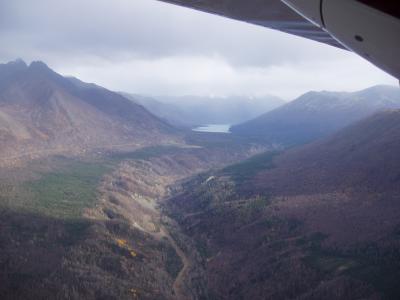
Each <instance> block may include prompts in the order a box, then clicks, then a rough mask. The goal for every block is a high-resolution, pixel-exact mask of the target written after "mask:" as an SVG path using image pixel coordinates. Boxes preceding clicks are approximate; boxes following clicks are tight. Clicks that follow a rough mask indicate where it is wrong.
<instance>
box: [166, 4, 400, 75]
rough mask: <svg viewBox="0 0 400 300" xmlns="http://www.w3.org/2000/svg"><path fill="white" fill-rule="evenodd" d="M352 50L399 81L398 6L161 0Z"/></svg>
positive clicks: (399, 22) (399, 40)
mask: <svg viewBox="0 0 400 300" xmlns="http://www.w3.org/2000/svg"><path fill="white" fill-rule="evenodd" d="M159 1H163V2H168V3H172V4H177V5H181V6H185V7H189V8H194V9H197V10H200V11H204V12H208V13H212V14H216V15H220V16H224V17H228V18H232V19H236V20H240V21H245V22H248V23H252V24H257V25H261V26H264V27H268V28H272V29H276V30H280V31H283V32H286V33H289V34H294V35H297V36H300V37H304V38H307V39H311V40H314V41H318V42H321V43H325V44H328V45H331V46H335V47H338V48H341V49H348V50H351V51H353V52H355V53H357V54H359V55H360V56H362V57H364V58H365V59H366V60H368V61H370V62H371V63H373V64H375V65H376V66H378V67H379V68H381V69H382V70H384V71H386V72H387V73H389V74H391V75H393V76H394V77H396V78H398V79H400V59H399V53H400V4H399V0H380V1H378V0H159Z"/></svg>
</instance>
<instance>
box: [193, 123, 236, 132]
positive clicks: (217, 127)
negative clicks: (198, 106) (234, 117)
mask: <svg viewBox="0 0 400 300" xmlns="http://www.w3.org/2000/svg"><path fill="white" fill-rule="evenodd" d="M230 128H231V125H230V124H208V125H204V126H199V127H196V128H193V129H192V130H193V131H197V132H218V133H231V132H230Z"/></svg>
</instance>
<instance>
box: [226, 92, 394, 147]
mask: <svg viewBox="0 0 400 300" xmlns="http://www.w3.org/2000/svg"><path fill="white" fill-rule="evenodd" d="M395 108H400V89H399V88H397V87H392V86H375V87H371V88H368V89H365V90H362V91H358V92H352V93H350V92H327V91H323V92H308V93H306V94H304V95H302V96H300V97H299V98H297V99H295V100H293V101H291V102H289V103H287V104H285V105H283V106H281V107H278V108H276V109H275V110H272V111H270V112H268V113H266V114H263V115H261V116H259V117H258V118H255V119H253V120H250V121H248V122H245V123H242V124H238V125H235V126H232V128H231V131H232V132H233V133H235V134H238V135H246V136H253V137H258V138H262V139H266V140H270V141H272V142H277V143H282V144H286V145H295V144H302V143H306V142H310V141H313V140H316V139H318V138H321V137H324V136H327V135H328V134H330V133H333V132H335V131H337V130H339V129H341V128H344V127H345V126H347V125H349V124H351V123H352V122H355V121H358V120H360V119H362V118H364V117H367V116H369V115H371V114H373V113H375V112H378V111H382V110H385V109H395Z"/></svg>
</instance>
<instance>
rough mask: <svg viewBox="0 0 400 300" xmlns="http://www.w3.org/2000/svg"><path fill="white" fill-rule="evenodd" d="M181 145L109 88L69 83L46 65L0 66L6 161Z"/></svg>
mask: <svg viewBox="0 0 400 300" xmlns="http://www.w3.org/2000/svg"><path fill="white" fill-rule="evenodd" d="M174 140H177V137H176V131H175V129H173V127H171V126H170V125H168V124H166V123H165V122H163V121H161V120H160V119H158V118H157V117H155V116H153V115H152V114H150V113H149V112H148V111H147V110H146V109H145V108H144V107H142V106H140V105H137V104H135V103H132V101H130V100H128V99H126V98H124V97H122V96H121V95H119V94H117V93H114V92H111V91H109V90H106V89H104V88H101V87H98V86H95V85H89V84H84V83H80V84H78V81H77V80H75V81H73V80H71V79H67V78H64V77H62V76H61V75H59V74H57V73H55V72H54V71H52V70H51V69H49V68H48V67H47V66H46V65H45V64H44V63H42V62H33V63H31V65H30V66H27V65H26V64H25V63H24V62H23V61H16V62H11V63H8V64H4V65H0V141H1V145H2V147H1V149H0V155H1V157H2V160H3V161H4V160H6V159H7V158H10V159H11V160H12V159H13V158H17V157H19V156H21V155H29V154H39V153H46V152H54V153H58V152H67V153H68V152H70V153H71V154H76V153H83V152H85V151H88V150H93V149H94V148H109V147H114V146H116V145H120V144H121V145H122V144H126V145H128V144H130V145H131V146H132V147H133V148H137V147H140V146H144V145H151V144H155V143H163V142H169V141H174Z"/></svg>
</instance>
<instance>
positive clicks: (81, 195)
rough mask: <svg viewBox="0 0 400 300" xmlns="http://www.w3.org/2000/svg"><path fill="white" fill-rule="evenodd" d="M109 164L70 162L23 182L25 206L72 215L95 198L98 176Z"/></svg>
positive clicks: (57, 213)
mask: <svg viewBox="0 0 400 300" xmlns="http://www.w3.org/2000/svg"><path fill="white" fill-rule="evenodd" d="M109 170H110V168H109V167H107V166H106V165H104V164H101V163H87V162H72V163H71V164H70V165H68V166H66V167H63V168H62V169H61V170H58V171H53V172H50V173H46V174H43V175H42V176H41V177H40V178H39V179H37V180H32V181H28V182H25V183H24V184H23V188H24V190H25V191H26V192H27V193H28V194H29V196H30V197H28V198H29V202H28V201H26V202H27V203H25V204H26V208H27V209H29V210H33V211H35V212H38V213H43V214H46V215H50V216H53V217H58V218H75V217H79V216H81V215H82V212H83V209H84V208H87V207H90V206H92V205H93V204H94V202H95V200H96V189H97V186H98V184H99V182H100V180H101V177H102V176H103V175H104V173H106V172H107V171H109Z"/></svg>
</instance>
